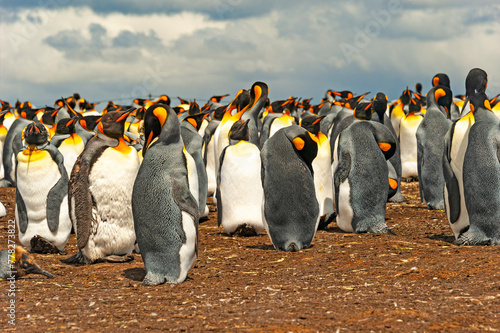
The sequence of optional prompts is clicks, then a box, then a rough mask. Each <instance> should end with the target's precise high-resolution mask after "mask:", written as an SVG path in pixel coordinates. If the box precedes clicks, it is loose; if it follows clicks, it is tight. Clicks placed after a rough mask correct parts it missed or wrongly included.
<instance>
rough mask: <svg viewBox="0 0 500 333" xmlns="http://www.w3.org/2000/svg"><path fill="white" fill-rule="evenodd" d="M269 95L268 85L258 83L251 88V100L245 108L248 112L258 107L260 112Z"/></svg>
mask: <svg viewBox="0 0 500 333" xmlns="http://www.w3.org/2000/svg"><path fill="white" fill-rule="evenodd" d="M268 94H269V87H268V86H267V84H266V83H264V82H261V81H257V82H255V83H254V84H253V85H252V88H250V100H249V102H248V104H247V106H246V107H245V109H246V110H248V109H251V108H254V107H257V108H258V109H259V110H260V109H261V108H262V107H263V106H264V104H265V102H266V99H267V95H268Z"/></svg>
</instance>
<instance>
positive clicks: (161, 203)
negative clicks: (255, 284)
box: [132, 104, 198, 285]
mask: <svg viewBox="0 0 500 333" xmlns="http://www.w3.org/2000/svg"><path fill="white" fill-rule="evenodd" d="M144 131H145V132H144V134H145V138H146V140H147V141H146V144H145V146H144V150H143V155H144V160H143V162H142V164H141V167H140V169H139V173H138V174H137V178H136V181H135V184H134V189H133V193H132V210H133V213H134V226H135V232H136V235H137V243H138V245H139V248H140V249H141V256H142V259H143V260H144V266H145V269H146V277H145V278H144V280H143V281H142V284H143V285H158V284H162V283H180V282H183V281H184V280H185V279H186V277H187V273H188V271H189V269H190V268H191V266H192V264H193V262H194V261H195V259H196V257H197V255H198V200H197V199H196V198H194V197H193V195H192V194H191V192H190V190H189V183H188V182H189V180H188V170H187V165H186V158H185V155H184V154H183V148H182V146H183V143H182V138H181V134H180V126H179V122H178V120H177V117H176V114H175V111H174V110H173V109H172V108H170V107H169V106H167V105H161V104H155V105H152V106H150V107H149V108H148V110H147V111H146V115H145V117H144ZM156 138H157V140H155V139H156ZM154 140H155V141H154Z"/></svg>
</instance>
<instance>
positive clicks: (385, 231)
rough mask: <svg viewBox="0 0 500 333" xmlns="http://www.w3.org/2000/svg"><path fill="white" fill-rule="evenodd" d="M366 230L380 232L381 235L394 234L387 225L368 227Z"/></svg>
mask: <svg viewBox="0 0 500 333" xmlns="http://www.w3.org/2000/svg"><path fill="white" fill-rule="evenodd" d="M368 232H371V233H374V234H382V235H395V233H394V232H393V231H392V230H391V229H389V228H388V227H387V226H384V227H377V228H374V229H368Z"/></svg>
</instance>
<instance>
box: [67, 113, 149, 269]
mask: <svg viewBox="0 0 500 333" xmlns="http://www.w3.org/2000/svg"><path fill="white" fill-rule="evenodd" d="M128 114H129V112H127V111H113V112H108V113H106V114H105V115H104V116H102V119H101V121H100V122H99V124H98V126H97V135H96V136H95V137H94V138H92V139H91V140H90V141H89V142H88V143H87V145H86V146H85V150H84V151H83V152H82V153H81V155H80V156H79V157H78V159H77V160H76V163H75V166H74V167H73V170H72V172H71V177H70V181H69V207H70V216H71V220H72V222H73V227H74V228H75V233H76V238H77V246H78V250H79V252H78V253H77V254H75V255H74V256H72V257H70V258H68V259H66V260H64V262H65V263H70V264H71V263H73V264H83V263H88V264H90V263H95V262H97V261H108V262H124V261H130V260H132V259H133V257H132V256H130V254H131V252H132V250H133V248H134V244H135V232H134V220H133V216H132V207H131V199H132V188H133V184H134V181H135V177H136V175H137V171H138V170H139V165H140V163H139V156H138V154H137V151H136V150H135V149H133V148H132V147H129V146H128V145H127V144H126V143H125V141H124V139H123V132H124V123H125V120H126V119H127V116H128ZM117 166H119V167H117Z"/></svg>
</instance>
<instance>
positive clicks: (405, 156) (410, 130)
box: [399, 115, 423, 178]
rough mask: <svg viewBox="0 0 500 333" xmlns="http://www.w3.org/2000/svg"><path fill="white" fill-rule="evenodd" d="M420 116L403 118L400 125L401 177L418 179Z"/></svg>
mask: <svg viewBox="0 0 500 333" xmlns="http://www.w3.org/2000/svg"><path fill="white" fill-rule="evenodd" d="M422 119H423V118H422V117H421V116H411V115H410V116H408V117H403V118H402V119H401V123H400V130H399V131H400V132H399V142H400V151H401V177H403V178H409V177H418V167H417V165H418V164H417V136H416V134H417V129H418V125H419V124H420V123H421V122H422Z"/></svg>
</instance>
